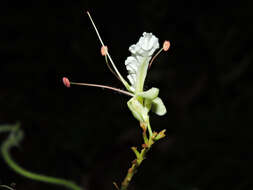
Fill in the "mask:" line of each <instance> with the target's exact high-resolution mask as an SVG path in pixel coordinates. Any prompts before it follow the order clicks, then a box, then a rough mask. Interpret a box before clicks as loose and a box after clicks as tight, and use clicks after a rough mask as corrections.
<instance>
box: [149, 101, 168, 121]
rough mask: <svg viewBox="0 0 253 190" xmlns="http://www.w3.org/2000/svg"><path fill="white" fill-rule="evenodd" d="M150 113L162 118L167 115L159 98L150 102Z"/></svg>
mask: <svg viewBox="0 0 253 190" xmlns="http://www.w3.org/2000/svg"><path fill="white" fill-rule="evenodd" d="M151 110H152V112H154V113H156V114H157V115H159V116H162V115H164V114H166V113H167V110H166V107H165V105H164V104H163V101H162V99H161V98H159V97H157V98H155V99H154V100H153V101H152V107H151Z"/></svg>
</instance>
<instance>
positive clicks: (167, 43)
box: [163, 40, 170, 51]
mask: <svg viewBox="0 0 253 190" xmlns="http://www.w3.org/2000/svg"><path fill="white" fill-rule="evenodd" d="M169 48H170V42H169V41H167V40H166V41H164V43H163V50H164V51H168V49H169Z"/></svg>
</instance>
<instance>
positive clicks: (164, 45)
mask: <svg viewBox="0 0 253 190" xmlns="http://www.w3.org/2000/svg"><path fill="white" fill-rule="evenodd" d="M169 48H170V42H169V41H168V40H165V41H164V43H163V47H162V48H161V49H160V50H159V51H158V52H157V53H156V54H155V56H154V57H153V58H152V59H151V61H150V63H149V65H148V68H150V67H151V65H152V63H153V62H154V60H155V58H156V57H157V56H158V55H159V54H160V53H161V52H162V50H163V51H168V50H169Z"/></svg>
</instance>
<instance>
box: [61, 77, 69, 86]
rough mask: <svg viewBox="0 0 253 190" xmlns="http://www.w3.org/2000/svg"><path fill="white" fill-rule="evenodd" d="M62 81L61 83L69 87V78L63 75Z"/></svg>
mask: <svg viewBox="0 0 253 190" xmlns="http://www.w3.org/2000/svg"><path fill="white" fill-rule="evenodd" d="M62 82H63V84H64V85H65V86H66V87H68V88H69V87H70V82H69V79H68V78H67V77H63V78H62Z"/></svg>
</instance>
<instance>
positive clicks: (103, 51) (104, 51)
mask: <svg viewBox="0 0 253 190" xmlns="http://www.w3.org/2000/svg"><path fill="white" fill-rule="evenodd" d="M107 50H108V48H107V46H102V47H101V54H102V55H103V56H106V54H107Z"/></svg>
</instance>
